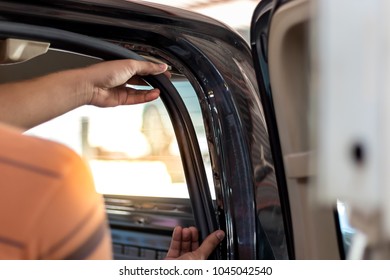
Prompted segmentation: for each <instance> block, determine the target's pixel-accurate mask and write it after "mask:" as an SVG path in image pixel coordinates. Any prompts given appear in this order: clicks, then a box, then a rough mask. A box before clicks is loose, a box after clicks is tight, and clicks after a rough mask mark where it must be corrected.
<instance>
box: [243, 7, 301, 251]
mask: <svg viewBox="0 0 390 280" xmlns="http://www.w3.org/2000/svg"><path fill="white" fill-rule="evenodd" d="M285 2H288V1H275V0H263V1H261V3H260V4H259V5H258V6H257V8H256V10H255V12H254V14H253V18H252V23H251V35H250V37H251V38H250V42H251V46H252V55H253V57H254V67H255V69H256V75H257V81H258V84H259V87H260V95H261V100H262V102H263V104H264V113H265V118H266V120H267V128H268V133H269V137H270V141H271V143H272V155H273V159H274V164H275V172H276V178H277V181H278V185H279V188H278V190H279V194H280V198H281V200H282V203H281V206H282V211H283V212H284V215H283V218H284V224H285V225H286V226H285V231H286V233H287V234H286V236H287V238H288V241H287V244H288V251H289V256H290V258H294V255H295V253H294V246H293V244H294V242H293V241H294V240H293V231H292V222H291V215H290V207H289V200H288V191H287V182H286V176H285V170H284V163H283V155H282V151H281V146H280V139H279V132H278V126H277V121H276V114H275V109H274V105H273V98H272V87H271V84H270V79H269V70H268V35H269V26H270V22H271V19H272V15H273V13H274V12H275V11H276V10H277V9H278V8H279V7H280V6H281V5H282V4H283V3H285Z"/></svg>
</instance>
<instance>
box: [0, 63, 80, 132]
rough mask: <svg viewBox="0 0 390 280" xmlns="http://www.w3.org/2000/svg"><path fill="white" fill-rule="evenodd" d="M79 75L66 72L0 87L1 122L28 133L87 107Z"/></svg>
mask: <svg viewBox="0 0 390 280" xmlns="http://www.w3.org/2000/svg"><path fill="white" fill-rule="evenodd" d="M82 72H83V69H77V70H69V71H64V72H60V73H53V74H50V75H47V76H43V77H39V78H35V79H31V80H27V81H23V82H16V83H9V84H2V85H0V104H1V106H0V122H3V123H7V124H9V125H13V126H17V127H20V128H22V129H25V130H27V129H30V128H32V127H34V126H36V125H38V124H41V123H43V122H46V121H48V120H50V119H52V118H55V117H57V116H59V115H62V114H64V113H66V112H68V111H70V110H72V109H75V108H77V107H79V106H81V105H84V104H86V103H87V102H88V101H87V96H86V89H85V87H86V85H84V84H83V75H82ZM83 87H84V88H83Z"/></svg>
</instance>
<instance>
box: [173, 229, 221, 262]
mask: <svg viewBox="0 0 390 280" xmlns="http://www.w3.org/2000/svg"><path fill="white" fill-rule="evenodd" d="M224 238H225V233H224V232H223V231H222V230H216V231H214V232H213V233H211V234H210V235H209V236H207V237H206V239H205V240H204V241H203V243H202V244H201V245H199V234H198V230H197V229H196V228H195V227H189V228H182V227H180V226H177V227H175V229H174V231H173V234H172V240H171V245H170V246H169V251H168V253H167V256H166V257H165V259H166V260H206V259H207V258H208V257H209V256H210V254H211V253H212V252H213V251H214V249H215V248H216V247H217V246H218V244H219V243H220V242H221V241H222V240H223V239H224Z"/></svg>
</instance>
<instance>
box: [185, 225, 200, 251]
mask: <svg viewBox="0 0 390 280" xmlns="http://www.w3.org/2000/svg"><path fill="white" fill-rule="evenodd" d="M193 238H197V229H196V228H195V227H190V228H183V233H182V244H181V254H185V253H188V252H192V251H193V250H192V248H193V243H194V242H195V243H197V242H198V240H197V239H196V240H194V239H193Z"/></svg>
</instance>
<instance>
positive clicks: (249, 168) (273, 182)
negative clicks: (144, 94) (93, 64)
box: [0, 0, 342, 259]
mask: <svg viewBox="0 0 390 280" xmlns="http://www.w3.org/2000/svg"><path fill="white" fill-rule="evenodd" d="M288 9H291V10H297V9H301V10H302V9H303V10H304V11H303V12H302V13H301V15H302V16H297V17H296V19H297V20H296V22H293V21H290V24H291V26H290V27H289V28H287V27H286V28H285V33H283V34H284V35H285V37H283V38H279V39H275V37H273V36H274V34H273V32H274V31H273V28H275V27H274V26H273V20H274V19H279V18H280V16H278V13H283V12H284V13H286V10H288ZM305 9H308V1H267V0H264V1H261V2H260V4H259V6H258V8H257V10H256V11H255V14H254V17H253V24H252V31H251V44H252V46H251V47H250V46H249V45H248V44H247V43H246V42H245V40H244V39H243V38H242V37H241V36H240V35H239V34H237V33H236V32H234V31H233V30H231V29H230V28H229V27H227V26H225V25H223V24H221V23H219V22H217V21H215V20H213V19H210V18H208V17H205V16H202V15H199V14H195V13H191V12H188V11H184V10H180V9H177V8H173V7H166V6H162V5H156V4H151V3H141V2H131V1H121V0H105V1H92V0H90V1H87V0H83V1H70V0H69V1H65V0H64V1H34V2H31V1H21V0H19V1H0V37H1V38H0V39H6V38H16V39H23V40H27V41H29V40H32V41H40V42H49V43H50V49H53V50H64V51H67V52H74V53H78V54H82V55H85V56H93V57H97V58H99V59H103V60H111V59H121V58H135V59H145V57H146V59H157V60H158V61H163V62H166V63H167V64H169V65H170V66H171V67H172V73H173V77H179V78H180V77H185V79H186V80H188V82H189V83H190V84H191V85H192V87H193V88H194V90H195V92H196V95H197V98H198V102H199V105H200V108H201V113H202V116H203V122H204V123H203V125H204V129H205V135H206V138H207V147H208V150H209V156H210V165H211V169H212V184H213V185H212V186H211V188H212V189H214V190H215V197H214V198H213V197H212V195H211V194H210V191H209V181H208V180H207V176H206V171H205V167H204V165H205V163H204V160H203V157H202V152H201V149H200V147H199V144H198V139H197V138H196V133H195V129H194V125H193V124H192V121H191V118H190V116H189V114H188V110H187V108H186V106H185V104H184V103H183V101H182V100H181V98H180V95H178V94H177V92H176V90H175V88H174V87H173V86H172V83H171V82H170V81H169V80H168V79H167V78H166V77H165V76H162V75H161V76H158V77H147V78H146V80H147V82H148V83H149V84H151V85H152V86H154V87H158V88H160V89H161V92H162V93H161V100H162V101H163V103H164V105H165V107H166V109H167V111H168V113H169V116H170V120H171V122H172V125H173V128H174V131H175V135H176V138H177V142H178V146H179V150H180V156H181V159H182V163H183V170H184V175H185V180H186V184H187V188H188V192H189V198H190V199H189V200H185V199H176V200H167V199H161V198H153V197H149V198H145V197H135V196H133V197H129V196H120V195H107V196H106V206H107V213H108V216H109V220H110V225H111V228H112V232H113V242H114V248H115V250H116V251H115V253H116V257H117V258H161V257H162V254H163V253H164V250H166V244H167V243H168V242H169V235H170V232H171V229H172V227H173V226H174V225H175V224H182V225H191V224H193V223H194V224H195V225H196V226H197V227H198V228H199V229H200V232H201V236H202V238H204V237H205V236H207V235H208V234H209V233H210V232H212V231H214V230H215V229H217V228H221V229H223V230H224V231H225V232H226V238H225V240H224V242H223V243H222V244H221V246H220V247H219V248H218V249H217V250H216V252H215V254H214V255H213V256H212V258H216V259H295V258H299V259H302V258H304V259H310V258H340V256H342V254H341V253H340V250H339V241H338V239H337V234H336V231H337V226H336V224H335V218H337V217H336V216H334V215H333V214H334V212H333V210H326V211H325V210H324V211H322V210H321V211H320V210H318V211H317V212H318V213H317V212H316V211H315V210H312V208H310V206H309V203H308V202H306V200H305V199H306V197H307V192H308V190H307V188H306V187H307V180H308V177H309V176H310V173H309V172H308V171H307V170H306V169H305V168H306V167H307V166H306V165H305V164H306V163H307V162H305V159H306V157H305V153H307V152H308V148H307V147H306V146H302V143H306V142H305V141H306V140H305V139H304V137H306V131H305V130H304V129H305V128H304V127H302V126H301V123H305V122H306V120H305V119H304V118H305V116H304V114H302V113H299V112H298V114H295V113H296V112H294V111H291V110H289V109H287V111H288V112H291V114H292V115H284V116H283V117H285V118H282V119H281V120H279V119H277V118H276V115H277V113H279V112H282V115H283V110H284V109H283V108H282V107H283V106H285V107H284V108H288V107H289V106H292V107H290V108H293V109H297V110H301V109H302V110H303V109H305V106H304V104H305V102H306V101H305V96H300V97H301V99H296V98H295V97H294V96H293V95H291V96H290V98H289V99H288V100H289V101H288V102H287V103H286V101H283V100H281V99H280V97H281V94H284V92H283V89H280V88H279V87H278V85H277V84H278V83H277V82H275V85H276V86H275V89H274V88H273V86H274V82H273V79H275V81H277V77H275V73H277V72H278V71H280V69H278V68H277V67H278V66H275V67H274V66H273V65H271V64H272V63H273V62H274V60H273V59H274V57H275V55H276V56H277V55H281V60H280V61H279V60H278V61H276V62H275V65H276V64H277V63H282V64H283V62H285V60H284V59H293V58H294V57H295V56H294V54H292V53H291V52H293V51H296V52H302V53H301V56H300V57H299V58H300V59H302V58H303V57H304V55H305V52H304V51H305V48H304V44H305V42H306V38H305V37H304V36H305V28H306V27H305V25H306V24H307V20H308V11H306V10H305ZM285 24H286V25H288V24H289V23H285ZM276 28H277V27H276ZM291 30H292V31H291ZM290 31H291V32H292V33H291V32H290ZM294 32H295V33H294ZM286 38H287V39H286ZM274 39H275V40H276V42H279V43H280V42H286V40H290V41H291V42H292V46H293V47H295V48H288V51H286V46H285V45H283V44H280V46H281V48H280V49H281V50H280V51H281V53H277V50H278V48H277V47H276V46H275V45H274V41H273V40H274ZM275 44H278V43H275ZM141 55H142V56H141ZM290 55H292V56H291V57H289V56H290ZM253 58H254V59H253ZM54 62H55V60H54ZM86 63H89V62H86ZM53 64H54V66H51V68H50V69H51V70H50V71H54V70H58V69H62V67H66V66H63V65H65V64H66V62H64V61H62V62H58V65H57V64H56V63H53ZM21 65H23V63H22V64H21ZM81 65H83V64H81ZM292 65H293V66H292ZM76 66H78V65H76ZM284 66H285V68H283V67H282V70H286V71H289V72H288V73H287V72H286V73H287V74H286V73H284V72H283V73H282V74H283V75H287V76H288V75H290V74H294V70H295V69H294V67H297V68H300V67H304V65H303V64H302V62H301V61H300V60H297V61H295V62H294V64H291V63H290V62H289V63H286V64H285V65H284ZM69 67H75V65H71V66H69ZM291 67H293V69H290V68H291ZM22 68H23V67H22ZM275 68H276V69H275ZM287 68H288V69H287ZM7 71H8V70H7ZM26 71H27V70H26ZM31 71H33V72H34V73H33V74H34V75H38V74H44V73H45V71H46V72H47V71H48V70H47V69H44V70H42V71H40V70H39V69H34V70H30V72H31ZM302 71H303V70H302ZM302 71H297V72H299V73H301V72H302ZM27 72H28V71H27ZM12 73H14V72H12ZM17 73H19V75H18V76H17V77H15V76H13V77H11V78H8V79H5V80H11V79H13V78H19V79H21V78H27V77H30V76H29V75H30V74H28V73H26V74H25V75H24V74H23V71H22V70H21V69H18V72H17ZM12 75H14V74H12ZM278 75H279V74H277V75H276V76H278ZM299 78H302V79H304V77H302V76H299V77H298V79H299ZM258 81H259V83H258ZM298 81H299V80H298ZM289 82H292V84H293V86H291V87H290V89H291V90H292V91H291V92H292V93H296V92H299V86H302V84H303V85H304V84H305V83H304V81H302V83H300V84H299V85H296V87H294V80H292V79H290V80H288V82H287V84H288V83H289ZM271 85H272V86H271ZM271 87H272V90H271ZM302 90H303V92H304V89H302ZM280 92H282V93H280ZM298 97H299V95H298ZM283 98H285V97H284V96H283ZM283 98H282V99H283ZM286 98H287V97H286ZM290 101H291V104H290V103H289V102H290ZM298 103H300V104H298ZM294 106H295V107H294ZM287 111H286V112H287ZM296 116H298V118H301V119H296ZM302 118H303V119H302ZM289 122H294V123H293V124H291V123H289ZM289 125H292V126H291V127H293V128H295V129H297V130H298V132H297V133H292V134H291V135H292V136H291V135H290V134H289V133H290V132H289ZM299 130H300V131H299ZM294 145H297V146H294ZM290 148H291V150H289V149H290ZM301 153H303V155H302V156H300V154H301ZM294 156H295V157H294ZM300 160H301V161H304V163H303V164H298V162H299V161H300ZM286 162H287V163H286ZM301 165H302V166H301ZM294 166H296V167H297V169H296V170H295V171H294V168H293V167H294ZM286 170H287V171H286ZM302 170H303V171H302ZM301 171H302V172H301ZM294 172H295V173H294ZM286 174H287V175H286ZM150 204H152V205H153V206H152V207H145V205H150ZM145 221H147V222H145ZM167 224H169V226H166V225H167ZM161 225H165V226H161ZM313 225H314V226H313ZM318 225H320V227H317V226H318ZM319 229H321V230H319ZM131 240H132V241H131ZM134 240H135V241H134ZM133 241H134V242H133ZM137 242H138V243H139V244H138V245H137V244H135V243H137ZM322 242H325V243H322ZM321 244H326V245H321ZM126 246H127V247H126ZM137 246H138V247H137ZM160 247H161V248H160ZM323 247H327V248H323ZM129 248H131V249H129ZM313 248H314V249H313ZM133 249H134V250H136V253H134V252H133V251H132V250H133ZM322 249H323V250H322ZM141 251H142V252H143V253H141ZM129 252H130V253H129ZM132 252H133V253H134V254H133V253H132ZM145 252H147V253H145Z"/></svg>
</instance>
